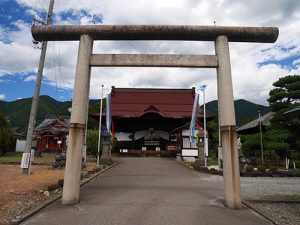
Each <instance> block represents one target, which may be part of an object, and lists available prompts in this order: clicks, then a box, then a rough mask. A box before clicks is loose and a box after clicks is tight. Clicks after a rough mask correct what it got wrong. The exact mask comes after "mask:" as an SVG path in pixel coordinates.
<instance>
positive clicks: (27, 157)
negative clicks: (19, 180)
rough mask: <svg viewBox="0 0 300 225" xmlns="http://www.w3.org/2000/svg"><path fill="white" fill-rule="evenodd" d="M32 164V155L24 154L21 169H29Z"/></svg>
mask: <svg viewBox="0 0 300 225" xmlns="http://www.w3.org/2000/svg"><path fill="white" fill-rule="evenodd" d="M29 163H30V153H23V155H22V161H21V169H27V168H28V167H29Z"/></svg>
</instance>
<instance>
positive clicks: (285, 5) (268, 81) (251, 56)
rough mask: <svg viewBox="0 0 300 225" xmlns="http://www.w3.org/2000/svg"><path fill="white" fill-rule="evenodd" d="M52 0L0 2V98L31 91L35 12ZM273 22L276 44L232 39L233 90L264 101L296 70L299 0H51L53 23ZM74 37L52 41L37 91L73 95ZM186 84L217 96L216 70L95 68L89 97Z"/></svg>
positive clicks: (135, 46)
mask: <svg viewBox="0 0 300 225" xmlns="http://www.w3.org/2000/svg"><path fill="white" fill-rule="evenodd" d="M48 5H49V0H1V1H0V100H4V101H14V100H16V99H19V98H27V97H31V96H32V95H33V92H34V86H35V74H36V71H37V66H38V61H39V54H40V50H39V49H35V48H34V46H33V45H32V43H31V42H32V38H31V33H30V27H31V24H32V18H33V17H35V18H39V19H43V18H45V16H46V10H47V9H48ZM213 21H216V23H217V25H220V26H221V25H224V26H229V25H232V26H277V27H279V30H280V35H279V38H278V41H277V42H276V43H274V44H251V43H250V44H247V43H232V44H230V54H231V62H232V76H233V85H234V97H235V98H236V99H240V98H244V99H246V100H250V101H253V102H255V103H259V104H264V105H267V102H266V99H267V98H268V93H269V91H270V89H271V88H272V83H273V82H274V81H276V80H277V79H278V78H280V77H282V76H285V75H288V74H300V46H299V45H300V38H299V37H300V29H299V27H300V1H298V0H264V1H263V2H262V1H260V0H253V1H251V2H246V1H234V0H201V1H195V0H180V1H173V0H164V1H156V0H153V1H150V0H139V1H138V0H124V1H117V0H102V1H93V0H69V1H58V0H56V1H55V6H54V14H53V23H54V24H191V25H192V24H194V25H195V24H196V25H212V24H213ZM77 47H78V43H75V42H55V43H54V42H49V43H48V50H47V56H46V63H45V69H44V74H43V82H42V88H41V93H40V94H41V95H49V96H51V97H53V98H55V99H57V100H61V101H65V100H70V99H71V97H72V89H73V85H74V74H75V67H76V57H77ZM94 52H103V53H166V54H168V53H184V54H214V47H213V44H212V43H206V42H205V43H198V42H180V43H179V42H157V41H156V42H133V41H131V42H109V41H106V42H97V43H95V44H94ZM101 84H104V85H105V87H107V88H108V87H110V86H116V87H148V88H149V87H159V88H191V87H192V86H197V85H200V84H207V85H208V88H207V99H208V100H213V99H216V96H217V90H216V86H217V85H216V73H215V70H212V69H206V70H199V69H177V68H93V70H92V80H91V89H90V97H91V98H100V94H101V90H100V88H99V87H100V86H101Z"/></svg>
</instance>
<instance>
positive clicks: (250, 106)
mask: <svg viewBox="0 0 300 225" xmlns="http://www.w3.org/2000/svg"><path fill="white" fill-rule="evenodd" d="M31 103H32V98H24V99H18V100H15V101H11V102H6V101H1V100H0V113H3V114H4V115H5V116H7V118H8V119H9V121H10V123H11V125H12V127H19V128H22V127H23V128H25V127H27V124H28V120H29V115H30V109H31ZM97 103H99V100H97V99H90V100H89V106H90V107H93V108H95V105H96V104H97ZM234 106H235V112H236V121H237V125H238V126H241V125H243V124H245V123H246V122H250V121H251V120H253V119H255V118H257V117H258V112H257V109H260V110H261V115H264V114H266V113H268V112H270V108H269V107H268V106H263V105H259V104H256V103H253V102H250V101H247V100H245V99H238V100H235V102H234ZM69 107H71V101H63V102H61V101H57V100H55V99H53V98H51V97H50V96H47V95H42V96H40V98H39V105H38V111H37V119H36V124H38V123H39V122H41V121H42V120H43V119H44V118H45V116H46V115H47V114H49V113H51V114H55V115H69V113H68V111H67V109H68V108H69ZM206 110H207V112H211V113H214V114H216V115H217V114H218V101H217V100H213V101H210V102H208V103H206Z"/></svg>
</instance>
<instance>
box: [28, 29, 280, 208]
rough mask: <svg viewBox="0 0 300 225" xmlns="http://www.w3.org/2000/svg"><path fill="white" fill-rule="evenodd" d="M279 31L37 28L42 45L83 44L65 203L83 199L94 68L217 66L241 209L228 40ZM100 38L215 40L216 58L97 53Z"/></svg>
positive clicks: (227, 164) (227, 167)
mask: <svg viewBox="0 0 300 225" xmlns="http://www.w3.org/2000/svg"><path fill="white" fill-rule="evenodd" d="M278 34H279V30H278V28H277V27H225V26H180V25H172V26H170V25H56V26H51V25H46V26H33V27H32V36H33V38H34V39H35V40H37V41H78V40H79V41H80V43H79V50H78V58H77V67H76V77H75V85H74V94H73V103H72V113H71V120H70V130H69V144H68V149H67V162H66V168H65V177H64V187H63V196H62V204H75V203H77V202H79V199H80V176H81V163H82V162H81V157H82V150H83V143H84V130H85V125H86V124H85V123H86V119H85V118H86V114H87V104H88V99H89V89H90V73H91V67H92V66H100V67H107V66H109V67H193V68H216V69H217V83H218V85H217V86H218V100H219V104H218V107H219V112H220V121H219V122H220V126H221V137H222V148H223V173H224V185H225V188H224V189H225V194H224V197H225V203H226V205H227V206H228V207H229V208H233V209H240V208H241V194H240V172H239V162H238V151H237V133H236V121H235V111H234V99H233V89H232V78H231V66H230V56H229V45H228V42H261V43H274V42H275V41H276V40H277V37H278ZM94 40H177V41H214V42H215V52H216V55H161V54H131V55H128V54H117V55H116V54H93V52H92V49H93V41H94Z"/></svg>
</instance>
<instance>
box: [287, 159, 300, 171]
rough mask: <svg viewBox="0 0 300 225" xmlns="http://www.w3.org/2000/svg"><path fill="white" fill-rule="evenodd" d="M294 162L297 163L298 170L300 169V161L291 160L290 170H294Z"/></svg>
mask: <svg viewBox="0 0 300 225" xmlns="http://www.w3.org/2000/svg"><path fill="white" fill-rule="evenodd" d="M293 162H295V165H296V168H297V169H300V160H296V161H294V160H290V164H289V168H294V163H293Z"/></svg>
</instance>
